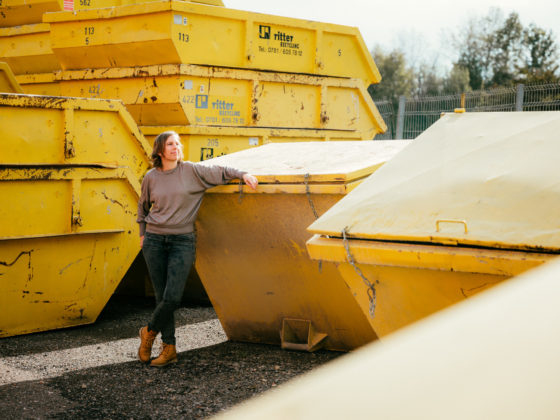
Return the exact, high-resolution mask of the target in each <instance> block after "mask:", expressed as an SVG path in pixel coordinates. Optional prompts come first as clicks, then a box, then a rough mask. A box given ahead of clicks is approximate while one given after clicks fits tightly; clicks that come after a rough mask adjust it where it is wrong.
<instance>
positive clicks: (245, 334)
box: [196, 193, 376, 350]
mask: <svg viewBox="0 0 560 420" xmlns="http://www.w3.org/2000/svg"><path fill="white" fill-rule="evenodd" d="M341 197H342V196H340V195H335V194H331V195H313V202H314V205H315V208H316V210H317V211H318V212H319V213H322V212H324V211H325V210H326V209H328V208H329V207H330V206H331V205H332V204H334V203H335V202H336V201H337V200H338V199H340V198H341ZM240 201H241V202H240ZM313 219H314V216H313V212H312V210H311V207H310V205H309V203H308V200H307V197H306V196H305V195H303V194H298V195H295V196H292V195H288V194H285V193H284V194H282V193H281V194H251V195H246V196H243V197H242V199H241V200H240V199H239V197H238V196H237V195H234V194H219V193H214V194H213V193H209V194H207V195H206V197H205V198H204V201H203V204H202V206H201V209H200V213H199V217H198V221H197V235H198V240H197V246H198V251H197V260H196V269H197V272H198V274H199V276H200V278H201V280H202V283H203V285H204V288H205V290H206V292H207V293H208V296H209V298H210V300H211V302H212V305H213V306H214V309H215V310H216V313H217V315H218V317H219V319H220V322H221V323H222V326H223V328H224V330H225V332H226V334H227V335H228V338H229V339H230V340H235V341H247V342H257V343H269V344H277V345H278V344H281V336H280V332H281V329H282V323H283V321H284V320H285V319H286V318H287V319H293V318H296V319H303V320H308V321H310V322H311V323H312V325H313V326H314V328H315V329H316V330H317V331H319V332H321V333H324V334H327V335H328V337H327V338H326V341H325V342H324V343H323V345H324V347H325V348H328V349H331V350H351V349H354V348H356V347H359V346H361V345H363V344H366V343H367V342H369V341H371V340H374V339H375V338H376V336H375V334H374V333H373V330H372V328H371V327H370V325H369V323H368V321H367V319H366V317H365V316H364V315H363V313H362V312H361V311H360V309H359V307H358V305H357V304H356V302H355V300H354V299H353V297H352V296H351V293H350V291H349V289H348V288H347V287H346V286H345V284H344V282H343V280H342V279H341V278H340V275H339V274H338V272H337V269H336V267H335V265H334V264H332V263H324V264H323V265H322V267H319V265H318V264H317V263H316V262H312V261H310V260H309V258H308V256H307V255H306V252H305V240H306V239H307V236H308V235H307V233H306V232H305V227H306V225H307V224H308V223H309V222H310V221H312V220H313ZM302 344H307V339H305V340H302Z"/></svg>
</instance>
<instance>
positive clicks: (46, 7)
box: [0, 0, 64, 28]
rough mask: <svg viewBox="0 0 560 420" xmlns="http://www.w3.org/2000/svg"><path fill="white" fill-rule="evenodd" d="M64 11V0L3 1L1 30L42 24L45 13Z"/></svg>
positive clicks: (0, 10) (0, 19)
mask: <svg viewBox="0 0 560 420" xmlns="http://www.w3.org/2000/svg"><path fill="white" fill-rule="evenodd" d="M60 10H64V0H2V1H1V2H0V28H3V27H8V26H16V25H29V24H33V23H41V19H42V17H43V13H45V12H56V11H60Z"/></svg>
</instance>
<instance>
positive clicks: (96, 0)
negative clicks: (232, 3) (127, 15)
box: [0, 0, 224, 28]
mask: <svg viewBox="0 0 560 420" xmlns="http://www.w3.org/2000/svg"><path fill="white" fill-rule="evenodd" d="M144 1H148V0H73V1H72V0H67V1H65V0H1V1H0V28H2V27H8V26H16V25H28V24H32V23H41V21H42V18H43V13H46V12H59V11H62V10H87V9H100V8H106V7H113V6H122V5H126V4H137V3H143V2H144ZM184 1H187V0H184ZM191 2H192V3H201V4H209V5H214V6H223V5H224V4H223V2H222V1H221V0H191Z"/></svg>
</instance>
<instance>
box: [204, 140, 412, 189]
mask: <svg viewBox="0 0 560 420" xmlns="http://www.w3.org/2000/svg"><path fill="white" fill-rule="evenodd" d="M410 144H411V141H410V140H376V141H345V142H332V141H331V142H325V143H317V142H305V143H290V144H286V143H278V144H268V145H266V146H263V147H259V148H255V149H251V150H245V151H243V152H238V153H235V154H232V155H228V156H222V157H218V158H215V159H212V160H211V161H209V162H207V163H205V164H208V165H214V164H215V165H222V166H231V167H235V168H243V169H244V170H246V171H247V172H250V173H251V174H253V175H255V176H257V177H258V178H259V182H260V183H261V184H268V183H270V184H300V185H301V186H303V185H304V184H305V182H308V183H309V186H310V187H311V186H313V185H316V184H319V183H320V184H329V185H330V184H337V185H338V184H347V183H349V182H351V181H355V180H357V179H361V178H364V177H367V176H368V175H370V174H372V173H373V172H375V171H376V170H377V169H378V168H379V167H381V165H383V164H384V163H385V162H388V161H390V160H391V159H392V158H393V157H395V156H397V155H398V154H399V153H400V152H401V151H402V150H403V149H405V148H406V147H407V146H408V145H410ZM218 188H223V187H218Z"/></svg>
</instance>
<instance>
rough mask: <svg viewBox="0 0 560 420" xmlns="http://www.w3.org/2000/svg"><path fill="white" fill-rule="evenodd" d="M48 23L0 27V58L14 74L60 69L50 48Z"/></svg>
mask: <svg viewBox="0 0 560 420" xmlns="http://www.w3.org/2000/svg"><path fill="white" fill-rule="evenodd" d="M49 27H50V25H49V24H48V23H37V24H33V25H23V26H15V27H12V28H0V60H1V61H5V62H6V63H8V64H9V65H10V67H11V68H12V71H13V72H14V73H15V74H26V73H47V72H51V71H55V70H60V64H59V63H58V59H57V58H56V56H55V55H54V54H53V51H52V49H51V38H50V29H49Z"/></svg>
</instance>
